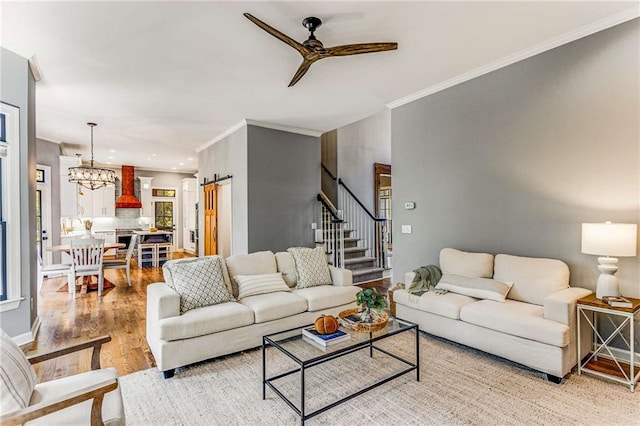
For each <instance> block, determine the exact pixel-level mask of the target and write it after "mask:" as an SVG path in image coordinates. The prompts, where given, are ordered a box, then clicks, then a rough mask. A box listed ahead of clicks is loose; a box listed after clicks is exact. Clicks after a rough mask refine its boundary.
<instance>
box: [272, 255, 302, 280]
mask: <svg viewBox="0 0 640 426" xmlns="http://www.w3.org/2000/svg"><path fill="white" fill-rule="evenodd" d="M276 264H277V265H278V271H280V272H282V279H283V280H284V282H285V283H287V285H288V286H289V287H291V288H293V287H295V286H296V283H297V282H298V275H297V274H296V264H295V262H294V261H293V257H292V256H291V254H290V253H287V252H286V251H281V252H278V253H276Z"/></svg>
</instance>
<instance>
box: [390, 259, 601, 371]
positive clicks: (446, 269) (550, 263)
mask: <svg viewBox="0 0 640 426" xmlns="http://www.w3.org/2000/svg"><path fill="white" fill-rule="evenodd" d="M440 268H441V269H442V272H443V280H445V281H454V280H452V279H450V278H447V277H450V276H451V275H455V276H458V277H459V276H463V277H469V278H472V279H475V280H476V281H482V282H487V283H492V281H491V280H495V281H498V283H497V284H500V283H507V284H508V285H511V288H510V290H507V291H508V293H507V295H506V299H505V300H504V302H500V301H496V300H487V298H485V299H479V298H477V297H470V296H469V295H466V294H460V293H454V292H452V291H449V292H448V293H446V294H441V295H440V294H437V293H436V292H427V293H424V294H422V295H421V296H416V295H415V294H410V293H408V292H407V290H397V291H395V292H394V293H393V298H394V301H395V303H396V315H397V316H398V318H402V319H405V320H407V321H412V322H415V323H418V324H419V327H420V330H422V331H425V332H427V333H429V334H433V335H435V336H439V337H443V338H445V339H448V340H452V341H454V342H458V343H461V344H463V345H467V346H471V347H474V348H477V349H480V350H482V351H485V352H488V353H491V354H494V355H497V356H500V357H503V358H506V359H509V360H511V361H514V362H517V363H520V364H524V365H526V366H528V367H530V368H532V369H535V370H539V371H542V372H544V373H547V377H548V379H549V380H550V381H554V382H556V383H559V382H560V380H561V379H562V378H563V377H564V376H565V375H566V374H568V373H569V372H570V371H571V369H572V368H573V367H574V366H575V365H576V363H577V359H576V357H577V353H576V346H577V333H576V328H577V327H576V300H577V299H579V298H581V297H584V296H586V295H588V294H590V293H591V291H590V290H587V289H583V288H577V287H569V268H568V267H567V265H566V264H565V263H564V262H561V261H559V260H554V259H540V258H529V257H518V256H510V255H506V254H498V255H496V256H495V257H494V256H493V255H490V254H486V253H467V252H462V251H459V250H455V249H443V250H442V251H441V252H440ZM414 276H415V274H414V273H413V272H409V273H406V274H405V286H406V288H407V289H408V288H409V287H410V286H411V283H412V281H413V278H414ZM478 279H480V280H478ZM493 284H496V283H495V282H493ZM500 285H502V284H500ZM474 291H477V289H474ZM462 293H468V291H467V290H466V289H463V290H462ZM586 328H587V327H584V328H582V329H583V330H585V329H586ZM589 341H590V339H589V337H588V336H584V338H583V339H582V342H583V343H584V344H585V348H584V349H583V352H582V353H586V349H587V346H588V345H589Z"/></svg>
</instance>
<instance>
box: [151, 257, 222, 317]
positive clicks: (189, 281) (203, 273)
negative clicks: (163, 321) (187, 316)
mask: <svg viewBox="0 0 640 426" xmlns="http://www.w3.org/2000/svg"><path fill="white" fill-rule="evenodd" d="M222 265H223V261H222V258H220V257H218V256H207V257H196V258H191V259H181V261H179V262H175V263H172V264H170V265H169V266H167V267H166V268H164V267H163V272H165V271H166V272H167V274H168V275H169V276H170V277H171V278H170V280H167V285H169V286H170V287H172V288H173V289H174V290H175V291H176V293H178V294H179V295H180V313H185V312H187V311H189V310H191V309H195V308H200V307H203V306H209V305H216V304H218V303H223V302H228V301H230V300H233V295H232V294H231V293H230V292H229V289H228V288H227V286H226V283H225V282H224V277H223V272H222ZM169 283H171V284H169Z"/></svg>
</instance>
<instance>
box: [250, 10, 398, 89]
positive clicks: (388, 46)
mask: <svg viewBox="0 0 640 426" xmlns="http://www.w3.org/2000/svg"><path fill="white" fill-rule="evenodd" d="M244 16H246V17H247V19H249V20H250V21H251V22H253V23H254V24H256V25H257V26H259V27H260V28H262V29H263V30H265V31H266V32H268V33H269V34H271V35H272V36H274V37H275V38H277V39H278V40H280V41H283V42H285V43H287V44H288V45H289V46H291V47H293V48H294V49H296V50H297V51H298V52H300V54H301V55H302V64H301V65H300V67H299V68H298V71H296V73H295V75H294V76H293V78H292V79H291V82H290V83H289V87H291V86H293V85H294V84H296V83H297V82H298V81H299V80H300V79H301V78H302V76H303V75H305V73H306V72H307V71H308V70H309V67H311V64H313V63H314V62H316V61H319V60H320V59H324V58H330V57H332V56H349V55H359V54H362V53H374V52H383V51H385V50H396V49H397V48H398V43H360V44H345V45H342V46H334V47H324V46H323V45H322V42H321V41H320V40H318V39H317V38H316V36H315V35H314V32H315V31H316V30H317V29H318V27H320V25H322V21H321V20H320V18H316V17H313V16H311V17H308V18H304V20H303V21H302V26H303V27H305V28H306V29H307V30H309V32H310V33H311V34H310V35H309V38H308V39H307V40H305V41H304V42H302V43H298V42H297V41H295V40H294V39H292V38H291V37H289V36H288V35H286V34H283V33H281V32H280V31H278V30H276V29H275V28H273V27H271V26H269V25H268V24H265V23H264V22H262V21H261V20H259V19H258V18H256V17H255V16H253V15H251V14H250V13H245V14H244Z"/></svg>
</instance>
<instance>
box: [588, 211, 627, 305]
mask: <svg viewBox="0 0 640 426" xmlns="http://www.w3.org/2000/svg"><path fill="white" fill-rule="evenodd" d="M637 236H638V225H636V224H635V223H611V222H605V223H583V224H582V253H586V254H595V255H599V256H606V257H598V270H599V271H600V276H599V277H598V283H597V286H596V297H597V298H598V299H602V298H603V297H604V296H620V288H619V286H618V278H617V277H616V276H615V273H616V271H617V270H618V259H617V258H616V257H610V256H620V257H631V256H635V255H636V247H637Z"/></svg>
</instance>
